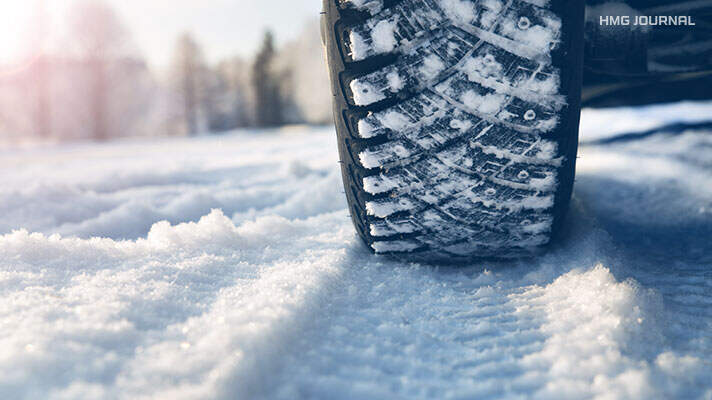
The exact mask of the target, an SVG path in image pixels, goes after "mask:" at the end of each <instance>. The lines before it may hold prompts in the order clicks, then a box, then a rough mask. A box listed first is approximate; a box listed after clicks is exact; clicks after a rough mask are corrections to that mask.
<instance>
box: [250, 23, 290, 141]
mask: <svg viewBox="0 0 712 400" xmlns="http://www.w3.org/2000/svg"><path fill="white" fill-rule="evenodd" d="M275 55H276V51H275V48H274V37H273V36H272V33H271V32H269V31H267V32H266V33H265V36H264V39H263V41H262V47H261V48H260V50H259V52H258V53H257V57H256V58H255V63H254V64H253V66H252V86H253V90H254V96H255V123H256V125H257V126H261V127H267V126H278V125H281V124H282V123H283V118H284V112H283V111H284V110H283V102H282V98H281V96H280V83H279V79H278V75H277V74H276V73H275V66H274V59H275Z"/></svg>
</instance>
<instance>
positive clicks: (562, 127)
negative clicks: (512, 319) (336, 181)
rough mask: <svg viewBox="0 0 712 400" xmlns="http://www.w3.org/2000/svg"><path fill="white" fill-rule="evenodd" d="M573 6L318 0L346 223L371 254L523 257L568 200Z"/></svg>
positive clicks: (572, 152) (575, 83)
mask: <svg viewBox="0 0 712 400" xmlns="http://www.w3.org/2000/svg"><path fill="white" fill-rule="evenodd" d="M583 24H584V15H583V2H582V1H575V0H574V1H572V0H325V1H324V15H323V18H322V33H323V36H324V41H325V46H326V48H327V58H328V62H329V69H330V74H331V81H332V90H333V95H334V115H335V122H336V128H337V134H338V139H339V153H340V158H341V167H342V173H343V178H344V187H345V190H346V196H347V199H348V203H349V207H350V212H351V216H352V219H353V223H354V225H355V227H356V230H357V231H358V233H359V235H360V236H361V238H362V239H363V240H364V241H365V243H366V244H367V245H368V246H369V247H370V248H371V249H372V250H373V251H375V252H377V253H388V254H395V255H402V256H405V257H406V258H408V259H426V260H447V261H457V260H463V261H464V260H469V259H472V258H510V257H519V256H525V255H529V254H532V253H534V252H536V251H537V250H539V249H541V248H543V246H545V245H546V244H548V243H549V242H550V241H551V239H552V237H553V236H554V234H555V233H556V231H557V229H558V228H559V227H560V225H561V222H562V219H563V217H564V214H565V213H566V210H567V208H568V203H569V200H570V197H571V192H572V187H573V181H574V170H575V161H576V151H577V145H578V124H579V113H580V96H581V75H582V55H583Z"/></svg>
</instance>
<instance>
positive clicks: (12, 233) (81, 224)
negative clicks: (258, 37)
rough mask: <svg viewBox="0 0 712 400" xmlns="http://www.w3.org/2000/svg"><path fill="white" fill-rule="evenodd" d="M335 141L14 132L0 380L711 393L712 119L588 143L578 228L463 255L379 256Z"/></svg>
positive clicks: (3, 205)
mask: <svg viewBox="0 0 712 400" xmlns="http://www.w3.org/2000/svg"><path fill="white" fill-rule="evenodd" d="M680 115H686V116H687V118H688V121H687V122H696V121H698V120H700V119H703V118H704V116H706V117H709V115H712V104H711V103H706V104H705V103H701V104H686V105H676V106H668V107H655V108H644V109H626V110H615V111H589V110H587V111H586V112H585V114H584V119H583V128H582V131H583V135H584V140H588V141H591V140H594V139H597V138H600V137H611V136H615V135H617V134H620V133H626V132H629V131H630V130H631V129H632V127H636V126H637V127H638V128H640V129H642V130H648V129H653V128H655V127H656V126H661V125H666V124H670V123H673V122H677V121H679V116H680ZM640 129H636V130H640ZM335 146H336V145H335V139H334V135H333V132H332V131H331V130H330V129H319V130H311V131H310V130H308V129H307V128H303V129H301V128H297V129H294V130H290V131H283V132H277V133H275V132H272V133H261V134H260V133H237V134H234V135H228V136H221V137H205V138H197V139H173V140H169V139H160V140H152V141H145V140H143V141H141V140H134V141H124V142H115V143H110V144H104V145H90V144H86V145H66V146H61V147H47V148H31V149H25V150H16V149H15V150H1V151H0V182H2V186H0V215H2V219H0V297H1V298H2V299H3V300H2V301H1V302H0V398H3V399H16V398H26V399H37V398H57V399H65V398H72V399H85V398H96V399H110V398H122V399H123V398H125V399H135V398H163V399H181V398H186V399H196V398H200V399H202V398H206V399H207V398H211V399H212V398H230V399H234V398H283V399H294V398H324V399H330V398H368V399H371V398H543V399H552V398H601V399H603V398H606V399H609V398H613V399H615V398H621V399H625V398H633V399H656V398H693V399H712V361H710V360H711V359H712V132H710V131H704V130H688V131H684V132H681V133H666V131H665V130H664V129H663V130H662V131H661V132H657V133H653V134H651V135H649V136H647V137H643V138H639V139H635V140H628V141H614V142H613V143H611V144H605V145H587V146H584V147H583V148H582V152H581V153H582V154H581V155H582V158H581V160H580V166H579V175H578V181H577V184H576V189H575V199H574V203H573V208H572V210H571V213H570V216H569V219H568V222H567V227H566V232H565V237H566V238H565V240H563V242H562V243H560V244H558V245H556V246H555V247H554V248H553V249H552V250H551V251H550V252H549V253H548V254H546V255H545V256H543V257H541V258H538V259H536V260H529V261H521V262H509V263H492V262H486V263H485V262H483V263H476V264H473V265H471V266H468V267H465V268H448V267H432V266H425V265H409V264H405V263H397V262H393V261H390V260H388V259H386V258H382V257H377V256H373V255H371V254H370V253H368V252H367V251H366V249H365V248H364V247H363V246H362V245H361V244H360V243H359V242H358V240H357V239H356V237H355V234H354V231H353V229H352V227H351V222H350V220H349V218H348V216H347V211H346V205H345V201H344V199H343V198H342V197H343V195H342V193H341V190H342V189H341V183H340V179H341V178H340V176H339V172H338V168H337V160H336V151H335Z"/></svg>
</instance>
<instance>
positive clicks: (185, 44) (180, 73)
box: [174, 33, 205, 135]
mask: <svg viewBox="0 0 712 400" xmlns="http://www.w3.org/2000/svg"><path fill="white" fill-rule="evenodd" d="M174 63H175V73H176V74H177V77H178V91H179V92H180V94H181V96H182V98H183V115H184V118H185V125H186V130H187V132H188V134H189V135H194V134H196V133H198V131H199V129H200V127H199V117H200V106H201V103H202V102H203V101H202V97H203V94H202V90H203V87H204V79H203V78H204V72H205V63H204V62H203V53H202V50H201V49H200V46H199V45H198V43H197V42H196V41H195V39H194V38H193V36H191V35H190V34H189V33H184V34H183V35H181V37H180V38H179V39H178V44H177V46H176V50H175V59H174Z"/></svg>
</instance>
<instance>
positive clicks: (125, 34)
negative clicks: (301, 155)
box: [0, 2, 331, 143]
mask: <svg viewBox="0 0 712 400" xmlns="http://www.w3.org/2000/svg"><path fill="white" fill-rule="evenodd" d="M37 18H38V24H37V26H40V27H41V26H42V21H41V18H42V16H41V15H40V16H38V17H37ZM67 31H68V32H67V33H66V35H65V36H66V37H65V38H64V39H63V40H64V42H63V46H62V47H63V51H62V52H61V54H60V55H57V54H53V53H51V52H42V51H40V52H38V54H37V55H36V56H34V57H32V59H30V60H29V61H27V62H24V63H22V65H0V140H1V141H2V142H5V143H8V142H9V143H13V142H16V143H19V142H27V141H52V142H56V141H68V140H97V141H104V140H109V139H112V138H118V137H127V136H191V135H199V134H210V133H219V132H225V131H228V130H232V129H237V128H245V127H255V128H260V127H276V126H282V125H287V124H326V123H329V122H330V121H331V107H330V98H329V97H330V96H329V88H328V78H327V77H326V69H325V66H324V61H323V60H324V58H323V54H322V47H321V41H320V35H319V26H318V20H317V18H316V17H315V18H314V20H312V21H305V23H304V28H303V30H302V31H301V33H300V34H299V35H297V36H296V37H295V38H293V39H292V40H290V41H289V42H286V43H283V44H281V45H279V46H278V45H277V44H276V41H275V39H274V37H273V35H272V33H271V32H269V31H265V32H264V35H263V38H262V42H261V43H260V46H259V48H258V51H257V53H256V54H255V55H254V56H253V57H251V58H247V57H240V56H234V57H230V58H227V59H223V60H221V61H219V62H215V63H209V62H207V61H206V59H205V57H204V55H203V51H202V49H201V44H200V43H199V41H198V40H196V38H195V37H194V35H192V34H191V33H188V32H186V33H184V34H182V35H180V37H177V38H176V39H175V42H174V43H166V45H167V46H173V57H172V62H171V65H170V66H169V67H168V68H165V70H160V71H157V70H153V69H152V68H151V67H150V66H149V64H148V63H147V62H146V60H145V59H144V58H143V56H142V55H141V54H140V52H139V51H138V50H136V46H135V44H134V43H133V38H132V35H131V32H130V31H129V30H128V29H127V27H126V25H125V24H124V23H123V21H122V20H121V18H120V17H119V16H118V14H117V13H116V12H115V11H114V10H113V9H112V8H111V7H110V6H109V5H107V4H104V3H101V2H84V3H80V5H79V6H77V7H75V8H73V9H72V12H71V15H70V16H69V18H68V21H67ZM226 40H227V39H226Z"/></svg>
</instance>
